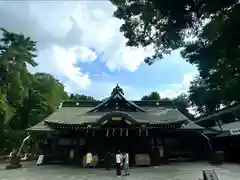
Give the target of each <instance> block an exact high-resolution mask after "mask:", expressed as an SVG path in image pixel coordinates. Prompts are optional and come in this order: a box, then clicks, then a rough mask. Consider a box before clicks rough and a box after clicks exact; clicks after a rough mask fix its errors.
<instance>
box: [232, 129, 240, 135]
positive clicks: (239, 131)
mask: <svg viewBox="0 0 240 180" xmlns="http://www.w3.org/2000/svg"><path fill="white" fill-rule="evenodd" d="M230 134H231V135H238V134H240V128H234V129H230Z"/></svg>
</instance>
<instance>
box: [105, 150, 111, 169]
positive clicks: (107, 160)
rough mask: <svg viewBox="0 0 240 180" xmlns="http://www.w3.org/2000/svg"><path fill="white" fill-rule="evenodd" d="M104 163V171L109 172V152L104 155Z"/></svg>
mask: <svg viewBox="0 0 240 180" xmlns="http://www.w3.org/2000/svg"><path fill="white" fill-rule="evenodd" d="M104 162H105V168H106V170H110V167H111V154H110V152H107V153H106V154H105V157H104Z"/></svg>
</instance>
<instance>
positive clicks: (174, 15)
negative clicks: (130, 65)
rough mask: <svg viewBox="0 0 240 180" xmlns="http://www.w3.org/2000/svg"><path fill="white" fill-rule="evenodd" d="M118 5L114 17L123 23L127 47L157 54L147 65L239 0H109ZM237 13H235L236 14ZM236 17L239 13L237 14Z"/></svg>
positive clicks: (122, 30) (149, 58)
mask: <svg viewBox="0 0 240 180" xmlns="http://www.w3.org/2000/svg"><path fill="white" fill-rule="evenodd" d="M110 1H111V2H112V3H113V4H114V5H115V6H116V7H117V9H116V11H115V12H114V16H115V17H117V18H119V19H122V20H123V21H124V24H123V25H122V26H121V28H120V31H121V32H123V33H124V36H125V37H126V38H127V40H128V41H127V43H126V45H127V46H136V47H139V46H143V47H146V46H149V45H150V46H153V47H154V49H155V54H154V55H153V56H152V57H148V58H146V60H145V61H146V62H147V63H148V64H152V63H153V62H154V61H155V60H156V59H159V58H162V57H163V54H168V53H170V52H171V50H174V49H177V48H179V47H182V46H184V40H185V39H186V38H189V37H192V36H196V35H198V34H199V33H200V32H201V29H202V25H203V24H204V23H205V22H206V20H209V19H210V20H211V19H215V18H216V17H218V16H219V14H222V15H224V16H225V17H227V16H228V14H227V13H228V12H229V11H231V9H233V8H234V6H235V5H236V4H237V3H238V2H239V1H237V0H229V1H224V0H220V1H219V0H182V1H175V0H142V1H140V0H110ZM235 15H236V14H235ZM235 17H236V18H237V17H238V16H235Z"/></svg>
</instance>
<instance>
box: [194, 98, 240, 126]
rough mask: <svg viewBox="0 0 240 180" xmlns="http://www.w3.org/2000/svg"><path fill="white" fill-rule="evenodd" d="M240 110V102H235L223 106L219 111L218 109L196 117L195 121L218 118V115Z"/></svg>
mask: <svg viewBox="0 0 240 180" xmlns="http://www.w3.org/2000/svg"><path fill="white" fill-rule="evenodd" d="M239 110H240V103H236V104H233V105H231V106H228V107H225V108H223V109H221V110H219V111H216V112H215V113H212V114H209V115H204V116H200V117H198V118H195V120H194V122H196V123H199V122H201V121H205V120H209V119H213V118H216V117H218V116H221V115H223V114H226V113H229V112H234V111H239Z"/></svg>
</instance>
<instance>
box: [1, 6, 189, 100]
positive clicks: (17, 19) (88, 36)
mask: <svg viewBox="0 0 240 180" xmlns="http://www.w3.org/2000/svg"><path fill="white" fill-rule="evenodd" d="M113 11H114V7H113V6H112V4H111V3H110V2H109V1H21V2H20V1H19V2H18V1H1V2H0V27H4V28H6V29H7V30H9V31H12V32H17V33H23V34H25V35H26V36H30V37H31V38H32V39H34V40H36V41H37V42H38V44H37V48H38V52H37V54H38V57H37V58H36V61H37V62H38V64H39V66H38V67H36V68H32V67H29V69H30V70H31V71H32V72H47V73H51V74H53V75H54V76H55V77H57V78H58V79H60V80H61V81H62V83H63V84H64V85H65V87H66V90H67V91H68V92H81V93H85V94H89V95H92V96H95V97H96V98H101V97H105V96H108V95H109V94H110V92H111V90H112V88H113V87H114V86H115V85H116V84H117V82H106V81H104V80H102V81H97V82H96V81H93V80H92V79H90V75H89V73H91V72H86V71H84V73H83V71H82V69H81V68H82V66H81V63H92V62H94V61H97V60H99V59H98V56H99V55H100V54H101V58H100V60H99V61H102V63H104V64H105V65H106V66H107V67H108V68H109V69H110V70H111V71H115V70H123V69H124V70H127V71H130V72H134V71H136V70H137V69H138V68H139V67H140V65H141V64H142V63H143V61H144V58H145V57H146V56H149V55H151V54H152V53H153V52H152V48H151V47H148V48H130V47H126V46H125V42H126V39H125V38H124V36H123V34H122V33H121V32H119V28H120V26H121V24H122V23H123V22H122V21H121V20H119V19H116V18H113V17H112V15H113ZM179 63H181V62H179ZM79 64H80V66H79ZM102 73H104V72H102ZM96 76H98V74H97V75H96ZM189 80H191V75H189V74H186V75H185V76H184V80H183V82H182V83H179V84H173V85H170V86H169V88H167V89H166V90H164V91H161V92H160V93H161V95H162V96H168V97H173V96H175V95H176V94H178V93H180V91H185V90H186V88H187V87H188V84H189ZM122 87H123V88H124V91H125V94H126V96H127V97H129V98H130V99H139V98H140V97H141V96H142V95H144V94H148V93H149V92H151V91H152V89H151V87H149V88H144V89H141V88H136V87H134V86H133V85H132V84H123V85H122ZM155 91H159V90H158V89H157V90H156V89H155Z"/></svg>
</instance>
